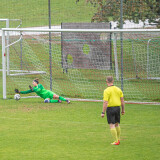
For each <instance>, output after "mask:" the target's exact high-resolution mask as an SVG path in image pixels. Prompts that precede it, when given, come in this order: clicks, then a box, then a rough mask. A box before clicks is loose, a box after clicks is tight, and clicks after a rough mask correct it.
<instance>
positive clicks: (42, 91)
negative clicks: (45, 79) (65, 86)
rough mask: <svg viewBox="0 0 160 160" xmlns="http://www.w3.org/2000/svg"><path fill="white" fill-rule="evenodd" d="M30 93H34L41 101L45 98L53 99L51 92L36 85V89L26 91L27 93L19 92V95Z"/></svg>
mask: <svg viewBox="0 0 160 160" xmlns="http://www.w3.org/2000/svg"><path fill="white" fill-rule="evenodd" d="M31 92H35V93H36V94H37V95H38V96H40V97H41V98H43V99H46V98H50V99H52V98H53V95H54V94H55V93H54V92H52V91H49V90H46V89H45V88H44V87H43V86H42V85H41V84H38V85H37V86H36V87H33V90H32V89H30V90H27V91H20V93H21V94H28V93H31Z"/></svg>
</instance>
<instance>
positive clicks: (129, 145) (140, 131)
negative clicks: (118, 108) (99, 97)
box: [0, 99, 160, 160]
mask: <svg viewBox="0 0 160 160" xmlns="http://www.w3.org/2000/svg"><path fill="white" fill-rule="evenodd" d="M42 101H43V100H42V99H21V100H20V101H15V100H1V103H0V148H1V149H0V157H1V159H2V160H15V159H16V160H22V159H23V160H28V159H29V160H44V159H45V160H52V159H56V160H62V159H64V160H75V159H77V160H91V159H92V160H105V159H109V160H114V159H117V158H118V159H120V160H135V159H138V160H150V159H158V158H159V154H158V153H159V152H158V150H159V149H158V148H159V138H160V137H159V133H160V127H159V123H160V120H159V119H158V118H157V117H158V116H159V112H160V106H156V105H133V104H132V105H131V104H130V105H129V104H126V114H125V115H124V116H123V117H122V118H121V130H122V134H121V139H122V140H121V144H120V145H119V146H112V145H110V143H111V142H112V137H111V135H110V131H109V127H108V125H107V123H106V118H104V119H102V118H101V117H100V114H101V111H102V103H100V102H99V103H94V102H72V104H69V105H68V104H65V103H62V104H44V103H42Z"/></svg>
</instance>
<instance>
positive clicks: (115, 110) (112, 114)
mask: <svg viewBox="0 0 160 160" xmlns="http://www.w3.org/2000/svg"><path fill="white" fill-rule="evenodd" d="M106 113H107V114H106V115H107V121H108V124H110V123H112V124H115V123H120V107H107V111H106Z"/></svg>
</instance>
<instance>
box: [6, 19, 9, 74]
mask: <svg viewBox="0 0 160 160" xmlns="http://www.w3.org/2000/svg"><path fill="white" fill-rule="evenodd" d="M6 28H9V19H6ZM6 43H7V44H6V45H7V46H9V32H7V36H6ZM6 52H7V54H6V55H7V75H9V72H10V67H9V47H7V50H6Z"/></svg>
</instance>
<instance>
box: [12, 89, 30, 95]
mask: <svg viewBox="0 0 160 160" xmlns="http://www.w3.org/2000/svg"><path fill="white" fill-rule="evenodd" d="M14 91H15V93H19V94H28V93H31V92H33V90H32V89H30V90H27V91H19V90H18V89H15V90H14Z"/></svg>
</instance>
